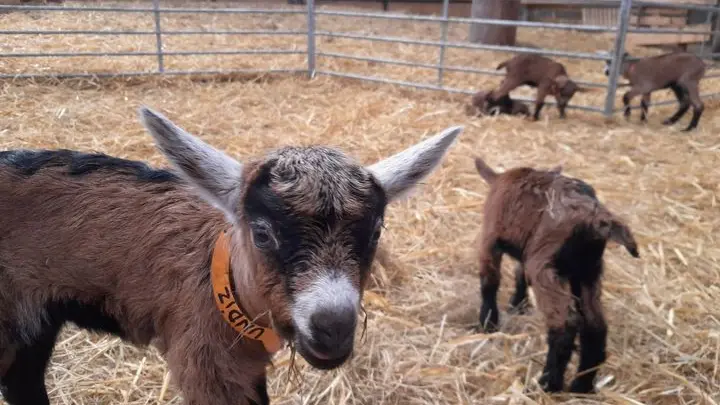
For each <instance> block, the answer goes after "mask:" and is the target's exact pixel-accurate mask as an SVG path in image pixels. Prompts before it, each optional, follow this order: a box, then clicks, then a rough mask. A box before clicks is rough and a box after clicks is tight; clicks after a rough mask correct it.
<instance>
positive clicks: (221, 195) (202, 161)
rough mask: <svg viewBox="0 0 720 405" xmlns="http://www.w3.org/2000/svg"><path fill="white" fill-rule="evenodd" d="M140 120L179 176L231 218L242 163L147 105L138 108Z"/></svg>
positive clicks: (238, 196) (238, 191)
mask: <svg viewBox="0 0 720 405" xmlns="http://www.w3.org/2000/svg"><path fill="white" fill-rule="evenodd" d="M140 120H141V121H142V123H143V125H144V126H145V128H146V129H147V130H148V132H150V135H152V136H153V138H154V139H155V143H156V144H157V147H158V148H159V149H160V151H161V152H162V153H163V154H164V155H165V156H166V157H167V158H168V159H169V160H170V162H171V163H172V165H173V166H174V168H175V169H176V171H177V172H178V173H179V174H180V176H181V177H183V178H184V179H185V180H186V181H187V182H188V183H189V184H190V185H191V186H193V189H195V191H196V192H198V194H199V195H200V196H201V197H203V198H204V199H205V200H206V201H207V202H209V203H210V204H212V205H214V206H215V207H216V208H218V209H220V210H222V211H223V212H224V213H225V216H226V217H227V218H228V219H229V220H230V221H231V222H235V215H236V214H235V208H236V205H237V203H238V201H239V198H240V185H241V175H242V165H241V164H240V163H239V162H238V161H236V160H235V159H233V158H231V157H230V156H228V155H226V154H225V153H223V152H221V151H219V150H217V149H215V148H213V147H212V146H210V145H208V144H207V143H205V142H203V141H202V140H200V139H198V138H196V137H195V136H193V135H191V134H189V133H188V132H186V131H185V130H183V129H182V128H180V127H178V126H177V125H175V124H173V123H172V122H171V121H170V120H169V119H167V118H166V117H164V116H163V115H162V114H160V113H157V112H155V111H153V110H151V109H149V108H147V107H142V108H141V109H140Z"/></svg>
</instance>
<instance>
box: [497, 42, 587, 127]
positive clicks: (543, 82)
mask: <svg viewBox="0 0 720 405" xmlns="http://www.w3.org/2000/svg"><path fill="white" fill-rule="evenodd" d="M502 68H505V72H506V73H505V78H504V79H503V81H502V83H500V86H498V88H497V89H495V90H494V91H493V92H492V95H491V99H492V100H499V99H500V98H502V97H504V96H506V95H508V94H510V92H511V91H512V90H514V89H516V88H518V87H520V86H523V85H526V86H530V87H536V88H537V94H536V96H535V111H534V112H533V119H534V120H536V121H537V120H538V119H539V118H540V110H542V108H543V106H544V105H545V97H547V96H548V95H553V96H555V100H557V107H558V111H560V118H565V108H566V107H567V105H568V103H569V102H570V100H571V99H572V97H573V96H574V95H575V93H576V92H578V91H581V92H584V91H586V90H585V89H582V88H580V87H579V86H578V85H577V83H575V82H574V81H572V80H571V79H570V77H568V73H567V70H566V69H565V66H564V65H563V64H562V63H559V62H555V61H554V60H552V59H550V58H546V57H544V56H540V55H517V56H515V57H513V58H511V59H508V60H506V61H505V62H502V63H500V64H499V65H498V66H497V70H500V69H502Z"/></svg>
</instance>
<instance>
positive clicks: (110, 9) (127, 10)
mask: <svg viewBox="0 0 720 405" xmlns="http://www.w3.org/2000/svg"><path fill="white" fill-rule="evenodd" d="M3 10H10V11H12V10H17V11H73V12H78V11H79V12H84V11H94V12H108V13H152V12H155V9H153V8H147V7H76V6H67V7H65V6H10V5H0V11H3ZM159 11H160V12H161V13H175V14H195V13H202V14H303V15H304V14H305V11H304V10H293V9H275V10H274V9H262V8H182V7H176V8H160V9H159Z"/></svg>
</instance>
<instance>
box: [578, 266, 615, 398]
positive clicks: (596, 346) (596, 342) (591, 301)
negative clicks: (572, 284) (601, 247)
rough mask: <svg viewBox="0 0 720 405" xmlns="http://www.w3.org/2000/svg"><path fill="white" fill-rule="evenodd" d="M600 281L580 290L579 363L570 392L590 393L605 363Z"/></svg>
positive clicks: (605, 326) (604, 335) (605, 328)
mask: <svg viewBox="0 0 720 405" xmlns="http://www.w3.org/2000/svg"><path fill="white" fill-rule="evenodd" d="M600 288H601V287H600V281H599V280H598V281H597V282H596V283H595V284H594V285H592V286H584V287H582V290H581V309H582V325H581V327H580V362H579V364H578V369H577V375H576V376H575V379H574V380H573V382H572V384H571V385H570V392H575V393H582V394H587V393H592V392H594V391H595V387H594V380H595V376H596V375H597V373H598V367H599V366H600V365H601V364H602V363H603V362H605V359H606V357H607V354H606V352H605V348H606V340H607V323H606V321H605V316H604V315H603V310H602V303H601V301H600Z"/></svg>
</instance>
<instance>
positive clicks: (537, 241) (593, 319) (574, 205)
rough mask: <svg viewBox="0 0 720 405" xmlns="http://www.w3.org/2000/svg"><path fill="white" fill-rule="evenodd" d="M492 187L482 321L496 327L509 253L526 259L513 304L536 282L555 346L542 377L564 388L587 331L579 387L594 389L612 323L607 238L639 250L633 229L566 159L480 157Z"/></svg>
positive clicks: (483, 257) (482, 256) (483, 251)
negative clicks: (493, 161) (543, 165)
mask: <svg viewBox="0 0 720 405" xmlns="http://www.w3.org/2000/svg"><path fill="white" fill-rule="evenodd" d="M475 166H476V168H477V170H478V172H479V173H480V175H481V176H482V178H483V179H485V181H487V182H488V183H489V184H490V191H489V193H488V196H487V200H486V202H485V213H484V220H483V228H482V233H481V235H480V236H481V239H480V245H479V261H480V282H481V296H482V307H481V309H480V326H481V328H483V329H484V330H485V331H488V332H493V331H495V330H496V328H497V325H498V320H499V310H498V306H497V292H498V288H499V286H500V264H501V260H502V256H503V254H508V255H510V256H511V257H512V258H514V259H515V260H517V261H518V262H519V264H518V266H517V267H516V270H515V277H516V279H515V284H516V290H515V294H514V295H513V297H512V299H511V301H510V309H511V310H518V311H522V310H523V307H524V305H525V304H526V298H527V288H528V286H532V287H533V291H534V292H535V296H536V301H537V305H538V309H539V310H540V311H541V312H542V313H543V315H544V317H545V321H546V324H547V327H548V336H547V339H548V340H547V343H548V346H549V347H548V353H547V359H546V362H545V368H544V370H543V374H542V377H541V378H540V381H539V382H540V385H541V386H542V387H543V389H545V390H546V391H549V392H557V391H561V390H563V385H564V374H565V370H566V368H567V365H568V362H569V361H570V356H571V354H572V350H573V348H574V341H575V337H576V335H577V334H578V333H579V335H580V365H579V367H578V370H577V371H578V375H577V376H576V377H575V379H574V380H573V382H572V385H571V387H570V390H571V391H572V392H578V393H587V392H591V391H593V380H594V378H595V375H596V374H597V369H596V367H597V366H599V365H600V364H601V363H603V362H604V361H605V357H606V355H605V341H606V337H607V325H606V323H605V317H604V315H603V310H602V304H601V301H600V293H601V277H602V272H603V252H604V251H605V245H606V243H607V241H608V240H612V241H615V242H618V243H620V244H622V245H624V246H625V248H626V249H627V250H628V252H630V254H631V255H632V256H633V257H639V254H638V250H637V244H636V243H635V239H634V238H633V236H632V233H631V232H630V229H629V228H628V227H627V226H626V225H625V224H624V223H623V222H622V221H621V220H620V219H618V218H617V217H616V216H615V215H613V214H612V213H611V212H610V211H608V210H607V208H605V206H603V204H601V203H600V202H599V201H598V199H597V197H596V195H595V190H594V189H593V188H592V187H591V186H590V185H589V184H587V183H585V182H583V181H582V180H578V179H574V178H570V177H566V176H563V175H562V174H561V170H562V168H561V167H556V168H554V169H552V170H548V171H545V170H535V169H531V168H526V167H519V168H514V169H511V170H508V171H506V172H504V173H502V174H497V173H495V172H494V171H493V170H492V169H491V168H490V167H488V166H487V165H486V164H485V162H483V161H482V160H481V159H479V158H476V160H475Z"/></svg>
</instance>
